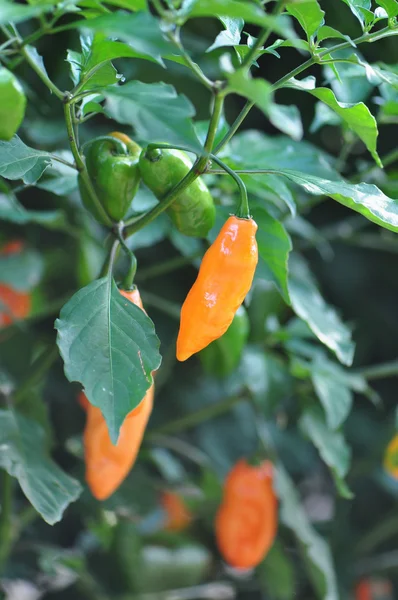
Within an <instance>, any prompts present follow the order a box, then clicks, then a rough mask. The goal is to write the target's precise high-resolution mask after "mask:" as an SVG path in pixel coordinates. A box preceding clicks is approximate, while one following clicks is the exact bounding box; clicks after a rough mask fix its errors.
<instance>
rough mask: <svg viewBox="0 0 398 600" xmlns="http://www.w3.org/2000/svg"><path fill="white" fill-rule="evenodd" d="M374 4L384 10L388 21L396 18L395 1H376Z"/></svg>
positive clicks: (397, 4) (397, 3)
mask: <svg viewBox="0 0 398 600" xmlns="http://www.w3.org/2000/svg"><path fill="white" fill-rule="evenodd" d="M376 4H378V5H379V6H381V7H382V8H384V10H385V11H386V13H387V14H388V16H389V18H390V19H392V18H394V17H396V16H398V2H397V0H376Z"/></svg>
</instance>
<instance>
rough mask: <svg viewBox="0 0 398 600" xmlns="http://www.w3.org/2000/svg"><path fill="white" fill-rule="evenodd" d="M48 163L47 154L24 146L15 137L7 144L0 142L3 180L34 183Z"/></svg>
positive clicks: (0, 165) (49, 158)
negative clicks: (20, 180)
mask: <svg viewBox="0 0 398 600" xmlns="http://www.w3.org/2000/svg"><path fill="white" fill-rule="evenodd" d="M50 163H51V155H50V154H48V152H43V151H41V150H35V149H34V148H30V147H29V146H26V145H25V144H24V143H23V141H22V140H21V139H20V138H19V137H18V136H17V135H15V136H14V137H13V138H12V140H10V141H9V142H1V141H0V176H2V177H5V179H22V181H23V182H24V183H29V184H33V183H36V181H37V180H38V179H39V178H40V177H41V176H42V175H43V173H44V171H45V170H46V168H47V167H48V165H49V164H50Z"/></svg>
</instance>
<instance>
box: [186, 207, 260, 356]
mask: <svg viewBox="0 0 398 600" xmlns="http://www.w3.org/2000/svg"><path fill="white" fill-rule="evenodd" d="M256 231H257V224H256V223H255V221H253V219H242V218H239V217H236V216H231V217H229V218H228V219H227V221H226V222H225V224H224V226H223V227H222V228H221V231H220V233H219V234H218V236H217V238H216V239H215V241H214V243H213V244H212V245H211V246H210V248H209V249H208V250H207V252H206V254H205V255H204V257H203V260H202V264H201V265H200V269H199V273H198V277H197V279H196V281H195V283H194V284H193V286H192V288H191V289H190V291H189V293H188V295H187V297H186V299H185V302H184V304H183V305H182V309H181V320H180V330H179V333H178V339H177V359H178V360H181V361H184V360H187V358H189V357H190V356H191V355H192V354H195V352H199V350H202V349H203V348H205V347H206V346H208V345H209V344H210V343H211V342H212V341H213V340H216V339H218V338H219V337H221V336H222V335H223V333H225V331H226V330H227V329H228V327H229V326H230V324H231V323H232V320H233V318H234V315H235V313H236V311H237V310H238V308H239V306H240V305H241V304H242V302H243V300H244V299H245V296H246V294H247V293H248V291H249V290H250V287H251V284H252V281H253V277H254V272H255V270H256V266H257V261H258V249H257V242H256Z"/></svg>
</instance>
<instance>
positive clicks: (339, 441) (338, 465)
mask: <svg viewBox="0 0 398 600" xmlns="http://www.w3.org/2000/svg"><path fill="white" fill-rule="evenodd" d="M300 427H301V429H302V431H303V432H304V434H305V435H306V436H307V437H308V438H309V439H310V440H311V441H312V442H313V444H314V445H315V446H316V448H317V449H318V451H319V454H320V455H321V457H322V459H323V460H324V461H325V463H326V464H327V465H328V466H329V467H330V469H331V471H332V473H333V476H334V480H335V482H336V486H337V489H338V490H339V493H340V495H341V496H343V497H344V498H352V493H351V492H350V490H349V489H348V487H347V485H346V483H345V482H344V477H345V476H346V475H347V472H348V469H349V467H350V462H351V451H350V448H349V446H347V443H346V441H345V439H344V436H343V434H342V433H341V432H340V431H332V430H331V429H329V428H328V426H327V425H326V422H325V417H324V416H323V414H322V411H321V409H320V408H319V407H318V406H312V407H310V408H307V409H306V410H305V412H304V413H303V415H302V417H301V419H300Z"/></svg>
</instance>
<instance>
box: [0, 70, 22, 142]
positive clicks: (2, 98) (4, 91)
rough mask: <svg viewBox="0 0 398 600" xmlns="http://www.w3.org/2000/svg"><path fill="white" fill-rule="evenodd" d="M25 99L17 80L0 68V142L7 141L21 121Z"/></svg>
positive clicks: (9, 72)
mask: <svg viewBox="0 0 398 600" xmlns="http://www.w3.org/2000/svg"><path fill="white" fill-rule="evenodd" d="M25 108H26V98H25V94H24V91H23V89H22V86H21V84H20V83H19V81H18V79H17V78H16V77H15V75H14V74H13V73H11V71H9V70H8V69H5V68H4V67H0V140H5V141H8V140H10V139H11V138H12V136H13V135H14V134H15V133H16V132H17V130H18V128H19V126H20V124H21V123H22V121H23V118H24V115H25Z"/></svg>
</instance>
